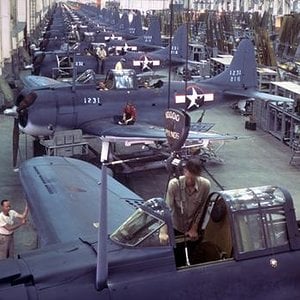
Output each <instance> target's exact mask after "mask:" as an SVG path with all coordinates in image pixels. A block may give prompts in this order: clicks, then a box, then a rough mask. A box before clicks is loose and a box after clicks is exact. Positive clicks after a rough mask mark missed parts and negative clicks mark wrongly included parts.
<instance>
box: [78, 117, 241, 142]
mask: <svg viewBox="0 0 300 300" xmlns="http://www.w3.org/2000/svg"><path fill="white" fill-rule="evenodd" d="M80 128H81V129H82V131H83V132H84V133H87V134H92V135H97V136H101V137H105V138H108V139H113V140H131V141H134V140H145V141H147V140H149V141H160V140H161V141H166V139H167V138H166V133H165V130H164V128H162V127H158V126H153V125H150V124H146V123H135V124H134V125H118V124H112V123H111V122H108V121H106V120H94V121H91V122H87V123H85V124H83V125H82V126H80ZM236 138H237V137H236V136H232V135H222V134H218V133H214V132H201V131H192V130H190V132H189V134H188V137H187V139H188V140H202V139H210V140H224V139H226V140H228V139H236Z"/></svg>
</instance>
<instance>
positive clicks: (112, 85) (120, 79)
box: [105, 69, 137, 90]
mask: <svg viewBox="0 0 300 300" xmlns="http://www.w3.org/2000/svg"><path fill="white" fill-rule="evenodd" d="M105 85H106V86H107V87H108V88H109V89H116V90H122V89H136V88H137V81H136V74H135V71H134V70H132V69H123V70H110V71H109V72H108V74H107V76H106V79H105Z"/></svg>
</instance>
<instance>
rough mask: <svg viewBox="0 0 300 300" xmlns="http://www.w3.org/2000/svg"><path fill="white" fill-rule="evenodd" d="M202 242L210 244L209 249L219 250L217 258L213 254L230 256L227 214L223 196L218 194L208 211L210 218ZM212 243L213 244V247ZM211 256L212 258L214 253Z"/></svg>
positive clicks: (229, 231) (230, 240) (224, 256)
mask: <svg viewBox="0 0 300 300" xmlns="http://www.w3.org/2000/svg"><path fill="white" fill-rule="evenodd" d="M202 243H206V245H211V246H210V248H211V250H210V251H212V250H213V251H216V249H218V250H219V251H220V253H219V255H220V257H219V258H218V256H217V255H215V258H216V259H226V258H230V257H232V249H233V248H232V237H231V230H230V222H229V216H228V212H227V208H226V204H225V202H224V200H223V198H221V197H220V196H218V197H217V198H216V200H215V201H214V204H213V208H212V210H211V212H210V218H209V221H208V223H207V226H206V229H205V231H204V236H203V242H202ZM212 245H214V247H213V246H212ZM212 254H213V253H212ZM211 256H212V258H213V256H214V255H211ZM216 259H211V260H216Z"/></svg>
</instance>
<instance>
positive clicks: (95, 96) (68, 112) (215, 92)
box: [4, 39, 293, 157]
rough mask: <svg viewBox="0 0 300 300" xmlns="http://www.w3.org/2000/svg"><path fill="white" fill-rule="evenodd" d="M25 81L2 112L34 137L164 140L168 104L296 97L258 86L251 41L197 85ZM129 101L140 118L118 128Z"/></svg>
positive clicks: (122, 77) (111, 78) (121, 76)
mask: <svg viewBox="0 0 300 300" xmlns="http://www.w3.org/2000/svg"><path fill="white" fill-rule="evenodd" d="M25 85H26V86H27V87H26V88H25V89H24V90H23V91H21V93H20V94H19V95H18V97H17V99H16V102H15V106H14V107H13V108H12V109H7V110H5V111H4V113H5V114H7V115H12V116H15V117H16V121H17V122H16V124H18V127H19V128H20V129H21V131H23V132H24V133H26V134H29V135H32V136H36V137H39V136H51V135H52V134H53V133H54V132H56V131H60V130H67V129H69V130H70V129H81V130H82V131H83V133H86V134H92V135H95V136H106V137H107V136H110V137H118V138H127V139H137V138H139V139H151V140H165V133H164V129H163V128H164V112H165V110H166V109H168V108H173V109H183V110H185V111H186V112H189V111H192V110H195V109H203V108H206V107H209V106H211V105H215V104H217V103H220V102H222V101H236V100H240V99H246V98H259V99H262V100H266V101H279V102H286V101H289V102H290V101H293V100H292V99H289V98H285V97H281V96H276V95H270V94H267V93H263V92H260V91H258V90H257V71H256V60H255V52H254V46H253V44H252V42H251V41H250V40H248V39H244V40H242V41H241V43H240V45H239V47H238V49H237V51H236V53H235V56H234V58H233V60H232V62H231V64H230V66H229V67H228V68H227V69H226V70H225V71H224V72H222V73H221V74H219V75H217V76H215V77H213V78H211V79H208V80H204V81H201V82H197V83H196V82H187V83H186V82H182V81H174V82H171V83H170V85H169V84H168V82H164V81H162V80H158V81H157V82H155V83H154V84H152V85H150V86H149V85H147V86H144V85H143V84H141V83H140V82H139V80H138V77H137V76H136V74H135V72H134V71H133V70H130V69H129V70H127V69H125V70H121V71H117V70H111V71H110V72H109V73H108V75H107V77H106V81H105V87H106V88H105V89H102V90H100V89H99V88H98V85H95V83H91V84H75V83H74V82H73V84H72V83H68V82H59V81H56V80H53V79H50V78H47V77H38V76H28V77H27V78H25ZM168 99H169V101H168ZM127 102H133V104H134V105H135V107H136V110H137V120H136V122H135V123H134V125H130V126H120V125H118V123H117V122H116V121H115V116H118V115H120V114H122V109H123V107H124V106H125V104H126V103H127ZM194 131H197V127H196V129H195V130H193V132H192V133H190V136H189V137H190V138H193V139H224V138H225V137H224V136H222V135H212V134H208V133H205V132H194ZM231 138H232V137H231ZM14 149H16V147H14ZM14 157H15V155H14Z"/></svg>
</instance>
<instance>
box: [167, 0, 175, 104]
mask: <svg viewBox="0 0 300 300" xmlns="http://www.w3.org/2000/svg"><path fill="white" fill-rule="evenodd" d="M170 6H171V14H170V32H169V37H170V42H169V46H170V47H169V74H168V76H169V77H168V108H170V101H171V99H170V98H171V72H172V69H171V68H172V43H173V41H172V37H173V19H174V12H173V0H171V2H170Z"/></svg>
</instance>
